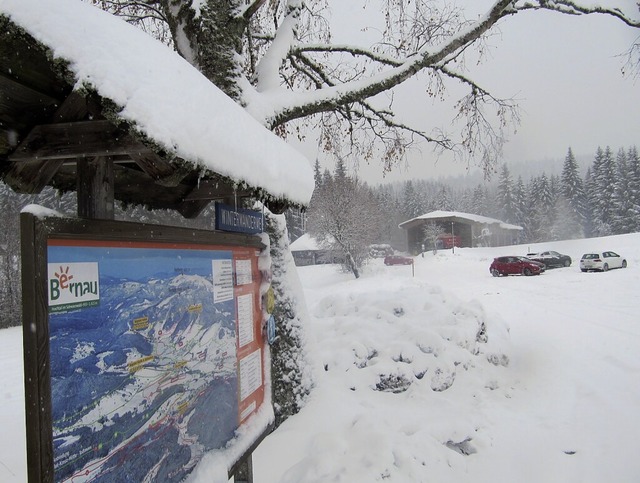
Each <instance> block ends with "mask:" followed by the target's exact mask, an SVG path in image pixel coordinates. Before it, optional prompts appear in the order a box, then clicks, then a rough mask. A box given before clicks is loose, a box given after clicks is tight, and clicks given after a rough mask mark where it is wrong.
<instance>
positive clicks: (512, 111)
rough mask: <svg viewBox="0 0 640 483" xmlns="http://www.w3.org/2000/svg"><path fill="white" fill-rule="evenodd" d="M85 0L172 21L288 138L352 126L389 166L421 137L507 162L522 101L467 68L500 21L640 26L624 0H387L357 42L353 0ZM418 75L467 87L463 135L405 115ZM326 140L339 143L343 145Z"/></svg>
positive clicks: (181, 46) (431, 94)
mask: <svg viewBox="0 0 640 483" xmlns="http://www.w3.org/2000/svg"><path fill="white" fill-rule="evenodd" d="M85 1H91V2H92V3H96V4H99V5H100V6H101V7H102V8H105V9H107V10H110V11H112V12H115V13H118V14H121V15H125V17H126V18H128V19H129V20H130V21H133V17H135V16H136V15H137V16H138V17H139V19H140V20H141V21H142V20H144V19H150V18H153V19H154V21H157V22H161V23H164V22H166V23H167V24H168V26H169V27H170V32H171V35H172V37H173V45H175V46H176V48H177V50H178V51H179V52H180V53H181V54H182V55H183V56H184V57H185V58H186V59H187V60H188V61H189V62H191V63H192V64H193V65H194V66H196V67H197V68H198V69H199V70H200V71H201V72H202V73H203V74H204V75H205V76H207V77H208V78H209V79H210V80H211V81H212V82H213V83H214V84H216V85H217V86H218V87H220V88H221V89H222V90H223V91H224V92H225V93H227V94H228V95H230V96H231V97H232V98H234V99H235V100H236V101H237V102H239V103H240V104H241V105H243V107H245V108H246V109H247V110H248V111H249V112H250V113H251V114H252V115H253V116H254V117H255V118H256V119H258V120H259V121H260V122H262V123H263V124H264V125H265V126H267V127H269V128H271V129H273V130H276V131H277V132H278V133H279V134H284V133H287V132H290V131H291V129H296V130H300V129H304V125H305V124H306V125H313V124H314V123H317V124H319V125H320V126H321V129H322V131H323V134H322V136H323V139H324V140H325V141H326V140H328V139H335V140H337V139H338V138H339V137H340V136H341V135H342V136H344V134H345V133H346V135H347V138H346V139H347V140H348V141H350V142H351V141H352V142H354V143H355V144H356V145H359V147H358V148H356V149H352V148H353V146H347V144H346V143H343V145H344V146H345V147H347V149H348V150H349V151H351V152H354V153H356V154H358V155H360V154H362V153H366V156H370V157H374V156H376V157H381V158H382V159H383V160H385V169H386V168H387V164H386V162H387V160H388V159H392V158H395V159H396V160H399V159H402V157H403V156H404V155H405V153H406V149H407V148H408V147H410V146H412V145H413V143H414V140H415V139H416V138H421V139H423V140H426V141H428V142H429V143H432V145H434V146H435V147H436V148H438V149H446V150H452V151H454V153H457V154H458V157H462V158H463V159H465V160H467V161H469V160H474V161H476V160H478V159H479V160H480V163H481V164H482V165H483V166H484V167H485V168H489V167H490V166H491V164H492V163H493V160H495V159H497V157H498V156H499V155H500V152H501V149H502V146H503V144H504V142H505V140H506V137H507V136H508V134H509V130H510V129H515V128H516V127H517V125H518V121H519V119H520V117H519V114H518V111H517V106H516V105H515V103H514V102H513V100H511V99H500V98H498V97H495V96H494V95H492V94H491V93H490V91H491V89H490V88H486V87H481V86H480V85H478V82H477V81H476V80H475V79H473V78H472V77H470V76H469V75H468V74H467V71H466V70H465V59H466V58H468V57H469V56H470V55H475V52H478V51H480V52H482V50H483V48H484V42H485V41H486V39H487V38H488V36H490V35H492V34H493V33H494V32H496V31H497V30H498V28H499V27H498V26H497V24H498V22H499V21H501V20H503V19H506V18H507V17H510V16H514V15H518V14H521V13H523V12H525V11H532V12H535V11H543V10H547V11H555V12H558V13H560V14H565V15H577V16H580V15H601V16H607V17H610V18H614V19H615V20H617V21H619V22H621V25H625V26H628V27H631V28H640V18H638V17H640V16H639V15H638V11H637V10H636V11H630V10H632V9H629V5H628V3H623V2H621V1H619V0H618V1H617V3H616V1H615V0H609V1H608V4H611V6H604V5H597V4H590V2H587V1H586V0H584V1H578V0H495V1H493V2H491V3H490V5H489V6H488V7H487V8H486V11H485V12H484V14H483V15H480V16H478V17H476V18H474V19H472V20H469V19H467V18H465V12H464V10H462V9H461V8H459V7H456V4H455V3H453V2H449V1H439V0H438V1H436V0H423V1H420V2H412V1H410V0H379V3H377V4H376V7H379V8H377V9H376V10H375V11H374V12H373V13H370V12H371V10H372V9H373V8H375V7H374V5H373V3H372V2H370V1H366V0H362V5H363V11H365V10H364V9H365V8H366V12H367V15H373V14H375V15H376V16H377V17H376V18H377V20H376V21H377V22H378V23H377V24H375V25H371V28H368V29H365V30H366V32H367V34H368V35H367V36H366V37H367V40H365V41H361V42H358V41H354V42H353V43H351V41H350V40H349V36H346V38H347V39H348V40H347V42H345V41H344V40H343V41H339V42H334V41H333V37H332V33H333V32H332V28H333V27H334V24H333V23H332V19H331V10H330V7H331V6H332V4H333V2H335V1H341V0H269V1H267V0H199V1H194V0H85ZM350 1H355V0H350ZM632 4H633V6H634V7H635V6H637V5H638V2H637V1H636V2H632ZM616 5H619V8H618V7H617V6H616ZM623 7H624V8H623ZM145 8H146V9H148V10H149V12H144V11H143V10H144V9H145ZM147 21H148V20H147ZM142 23H144V22H141V24H140V25H141V26H142ZM163 29H164V32H168V31H169V30H168V29H167V27H166V25H164V27H159V28H158V32H162V31H163ZM356 33H358V32H354V37H353V38H354V39H355V34H356ZM374 36H375V38H373V37H374ZM639 46H640V41H637V42H635V43H634V44H633V45H632V46H631V47H630V49H629V52H628V55H629V62H628V63H627V65H626V66H625V67H624V72H625V73H626V72H635V73H636V75H638V74H637V73H638V72H640V70H639V66H640V62H639V61H640V47H639ZM454 64H455V65H454ZM412 79H417V80H418V81H420V82H425V80H426V88H425V91H424V92H425V94H424V96H425V98H426V99H428V98H432V99H437V100H441V101H444V99H446V98H447V93H448V92H449V90H450V89H454V88H457V87H455V86H462V87H463V88H464V89H466V90H467V92H466V93H463V94H456V96H458V97H459V99H458V102H457V105H456V110H455V111H454V112H453V113H452V118H453V120H454V121H456V122H457V123H458V124H462V125H463V126H464V127H463V129H462V131H461V132H457V133H456V132H455V131H456V129H457V127H452V129H453V131H454V132H452V133H444V132H437V131H436V130H434V129H433V126H427V127H425V126H420V127H418V126H411V123H410V122H406V121H405V120H403V119H399V118H398V116H395V115H394V113H393V110H392V109H391V99H393V93H394V90H395V89H396V88H398V87H399V86H401V85H403V84H405V83H406V82H408V81H409V80H412ZM381 94H384V96H381ZM385 96H386V98H387V99H386V100H385V99H384V97H385ZM294 121H296V122H294ZM292 124H295V128H291V127H290V125H292ZM301 125H302V127H301ZM331 130H334V132H330V131H331ZM299 132H301V131H299ZM454 138H455V139H454ZM392 140H393V141H392ZM366 143H370V144H371V146H370V147H367V146H365V144H366ZM326 145H327V146H331V147H332V148H335V147H336V143H335V142H333V141H332V142H328V143H326ZM375 146H377V147H375ZM380 148H382V152H381V154H380V151H379V149H380ZM375 153H377V154H375ZM342 154H343V155H344V154H345V153H344V152H343V153H342Z"/></svg>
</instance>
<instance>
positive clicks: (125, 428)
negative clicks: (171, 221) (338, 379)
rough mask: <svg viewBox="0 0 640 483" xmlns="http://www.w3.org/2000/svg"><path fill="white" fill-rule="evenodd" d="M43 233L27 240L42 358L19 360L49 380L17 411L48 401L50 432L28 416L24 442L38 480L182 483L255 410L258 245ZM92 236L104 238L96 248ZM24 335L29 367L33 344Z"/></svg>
mask: <svg viewBox="0 0 640 483" xmlns="http://www.w3.org/2000/svg"><path fill="white" fill-rule="evenodd" d="M23 216H24V215H23ZM29 216H30V215H29ZM30 218H32V219H31V220H30V221H29V222H30V223H35V226H36V231H38V230H37V226H38V224H39V222H38V220H37V219H35V218H33V217H30ZM51 223H52V226H51V227H47V223H46V222H45V223H42V224H41V225H42V228H41V231H42V232H43V233H44V236H36V237H35V238H36V239H38V238H40V239H41V243H42V244H44V249H43V250H42V251H41V252H38V253H39V254H36V256H35V258H36V260H35V265H34V268H36V269H37V268H38V263H39V264H40V265H42V264H43V262H44V263H45V264H46V268H45V269H43V270H42V272H43V273H46V280H44V284H45V285H46V297H45V300H44V302H45V304H46V310H45V311H43V312H44V313H45V314H46V317H45V319H46V320H44V321H40V322H37V325H38V326H40V329H41V330H46V332H47V336H46V340H44V343H46V346H48V347H47V351H46V353H45V354H44V358H43V357H42V356H40V359H42V360H39V361H38V360H32V359H33V358H30V357H27V356H25V368H26V366H27V365H36V366H42V364H43V363H44V364H45V365H46V367H47V369H48V371H45V373H46V372H48V374H47V379H48V381H45V383H44V384H43V381H40V382H39V383H38V384H37V385H33V384H31V385H30V384H29V383H27V384H26V389H27V392H28V393H29V392H30V393H31V395H28V396H27V400H33V398H34V397H36V395H35V394H33V393H34V392H38V393H39V394H40V396H42V395H43V394H42V389H43V388H45V389H46V388H47V387H48V391H49V393H48V394H46V393H45V394H44V395H45V396H48V397H45V398H44V400H45V401H47V399H48V401H47V404H45V408H43V409H45V410H48V411H50V415H49V416H48V417H46V418H44V421H45V423H46V421H48V420H49V419H50V428H49V427H48V424H45V425H43V418H42V417H41V416H39V415H35V414H32V413H33V411H29V408H27V419H28V421H27V424H28V426H29V425H31V426H32V427H34V426H35V425H37V426H38V427H39V429H40V431H37V430H35V431H31V433H32V436H31V438H29V437H28V439H33V438H35V437H36V435H38V438H39V439H40V441H38V442H36V441H32V442H31V446H32V447H35V446H37V449H39V452H40V453H42V454H41V456H40V458H39V462H38V465H40V468H39V471H40V475H39V476H38V479H39V481H45V480H50V479H49V478H46V477H45V478H43V476H46V475H47V474H48V471H49V468H48V466H52V467H53V478H52V480H53V481H74V482H80V481H162V482H171V481H176V482H178V481H182V480H183V479H184V478H185V477H186V476H187V475H188V474H189V472H190V471H191V470H193V468H194V467H195V465H196V464H197V463H198V462H199V461H200V459H201V458H202V456H203V455H204V454H205V453H206V452H208V451H211V450H213V449H220V448H224V447H225V445H227V443H228V442H229V441H230V440H232V438H233V437H234V434H235V431H236V430H237V429H238V427H239V426H240V425H241V424H242V423H243V422H244V421H245V420H246V419H247V418H248V417H249V416H250V415H251V414H252V413H253V412H255V411H256V410H257V409H258V408H259V407H260V406H261V405H262V404H263V403H264V402H265V401H264V374H265V371H264V365H265V361H264V350H263V345H264V341H263V336H262V329H261V327H262V320H261V318H262V309H261V307H260V282H261V278H260V273H259V271H258V255H259V250H258V247H257V246H256V244H257V242H256V240H255V238H254V237H251V238H253V240H252V239H250V238H243V237H241V238H236V235H232V236H229V235H225V236H222V237H216V236H215V235H214V234H211V233H210V232H201V233H199V235H200V236H194V235H196V232H193V231H192V230H186V231H182V230H180V229H173V228H168V227H165V228H163V229H164V230H166V233H165V236H161V238H170V239H172V240H173V241H170V240H164V241H157V238H158V227H154V228H149V226H146V225H138V224H122V223H117V222H83V223H84V224H85V225H86V224H90V225H91V226H92V229H91V230H90V232H89V233H84V234H83V233H81V232H82V231H83V230H82V229H81V227H79V226H77V223H75V224H74V222H73V221H68V222H66V223H65V222H61V221H60V220H57V221H56V220H54V221H52V222H51ZM94 223H97V224H98V225H100V224H102V225H103V226H104V228H105V229H106V228H108V227H111V228H112V230H111V236H109V234H108V233H109V232H106V234H105V233H102V234H101V236H100V239H96V235H97V234H98V233H93V234H92V233H91V231H93V232H95V231H96V229H97V227H96V226H95V224H94ZM56 227H57V228H58V229H56ZM116 227H117V230H116V231H115V232H114V230H113V229H114V228H116ZM60 228H67V229H68V228H73V230H71V231H72V232H73V233H65V230H64V229H62V230H60ZM85 228H86V226H85ZM150 230H151V231H153V233H154V235H155V236H154V238H155V240H154V241H150V240H151V239H152V238H150V237H149V238H147V237H145V236H144V234H145V233H146V234H147V235H149V234H150ZM27 231H29V230H27ZM127 233H135V236H129V237H127ZM141 234H143V235H142V236H141ZM205 234H206V236H204V235H205ZM109 238H111V239H109ZM247 244H249V245H253V246H246V245H247ZM38 259H40V260H38ZM36 271H37V270H36ZM41 282H42V281H41ZM38 283H40V282H36V285H37V284H38ZM37 292H38V291H37V289H36V290H35V293H37ZM26 296H27V297H29V294H28V293H27V294H26ZM28 332H31V331H28V330H26V329H25V338H28V339H29V340H25V354H28V353H30V354H31V356H33V349H34V347H35V346H37V345H42V343H43V341H42V340H40V341H39V342H38V341H35V340H32V339H34V337H35V335H32V336H28ZM40 352H42V351H40ZM27 372H28V371H27V370H25V373H27ZM31 372H33V373H35V372H40V373H42V371H37V370H36V371H31ZM30 386H31V388H30ZM269 402H270V401H269ZM47 438H50V445H51V447H50V451H51V453H52V454H51V455H50V456H49V455H48V454H46V453H47V452H48V451H47V441H46V440H47ZM43 439H44V441H42V440H43ZM28 445H29V442H28ZM30 466H32V464H30ZM34 471H35V470H34ZM32 476H33V477H34V478H35V477H36V475H35V473H32V472H31V471H30V472H29V478H30V480H31V479H32Z"/></svg>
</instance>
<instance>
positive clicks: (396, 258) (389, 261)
mask: <svg viewBox="0 0 640 483" xmlns="http://www.w3.org/2000/svg"><path fill="white" fill-rule="evenodd" d="M412 263H413V258H409V257H403V256H402V255H387V256H386V257H384V264H385V265H411V264H412Z"/></svg>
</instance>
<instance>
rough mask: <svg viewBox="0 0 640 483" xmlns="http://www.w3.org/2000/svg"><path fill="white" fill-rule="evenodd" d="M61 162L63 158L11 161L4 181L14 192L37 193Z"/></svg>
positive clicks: (50, 178)
mask: <svg viewBox="0 0 640 483" xmlns="http://www.w3.org/2000/svg"><path fill="white" fill-rule="evenodd" d="M63 163H64V161H63V160H55V161H42V162H39V163H20V164H18V163H11V167H10V168H9V170H8V171H7V173H6V174H5V176H4V182H5V183H7V185H9V186H10V187H11V189H13V190H14V191H15V192H16V193H24V194H31V195H32V194H37V193H40V192H41V191H42V190H43V189H44V187H45V186H47V185H48V184H49V182H50V181H51V180H52V179H53V177H54V176H55V174H56V173H57V172H58V169H60V166H62V164H63Z"/></svg>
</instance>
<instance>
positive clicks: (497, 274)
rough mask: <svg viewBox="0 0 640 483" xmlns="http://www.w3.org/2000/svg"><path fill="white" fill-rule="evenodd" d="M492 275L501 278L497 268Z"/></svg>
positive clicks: (492, 271)
mask: <svg viewBox="0 0 640 483" xmlns="http://www.w3.org/2000/svg"><path fill="white" fill-rule="evenodd" d="M491 275H493V276H494V277H499V276H500V272H498V271H497V270H496V269H495V268H494V269H492V270H491Z"/></svg>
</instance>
